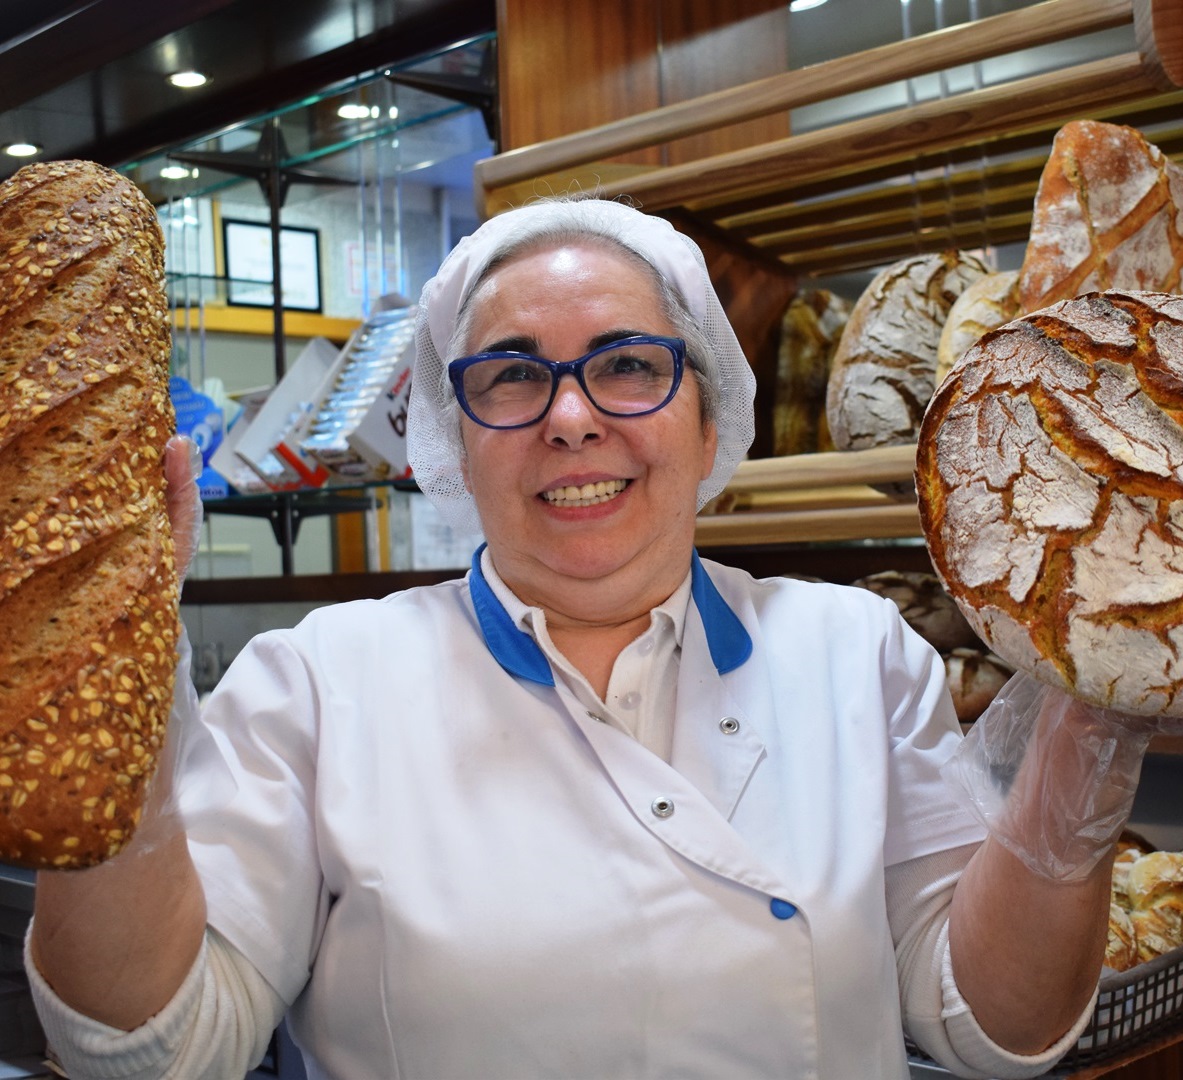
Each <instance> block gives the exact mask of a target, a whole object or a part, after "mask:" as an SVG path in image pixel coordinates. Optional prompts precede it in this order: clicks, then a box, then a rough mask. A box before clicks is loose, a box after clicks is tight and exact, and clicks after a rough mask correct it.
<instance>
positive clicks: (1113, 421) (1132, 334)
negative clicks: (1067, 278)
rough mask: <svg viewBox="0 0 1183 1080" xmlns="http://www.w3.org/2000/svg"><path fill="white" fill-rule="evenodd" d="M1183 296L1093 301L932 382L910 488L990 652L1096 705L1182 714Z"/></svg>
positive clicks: (1050, 315) (996, 334)
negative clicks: (936, 383) (936, 385)
mask: <svg viewBox="0 0 1183 1080" xmlns="http://www.w3.org/2000/svg"><path fill="white" fill-rule="evenodd" d="M1181 422H1183V297H1178V296H1170V295H1166V294H1162V293H1144V292H1129V293H1121V292H1109V293H1105V294H1090V295H1087V296H1084V297H1079V298H1076V299H1073V300H1066V301H1063V302H1061V303H1059V304H1055V305H1053V306H1052V307H1050V308H1047V309H1045V310H1043V311H1040V312H1035V313H1032V314H1030V315H1026V316H1024V317H1022V318H1020V319H1016V320H1014V321H1012V322H1010V323H1008V324H1006V325H1005V326H1003V327H1000V328H999V329H997V330H994V331H991V332H990V333H989V334H987V335H986V336H985V337H983V338H982V339H981V341H979V342H978V343H977V344H976V345H974V346H973V347H972V348H971V349H970V350H969V352H968V353H966V355H965V356H964V357H963V358H962V360H961V362H960V363H959V364H958V365H957V367H955V368H954V369H953V371H952V372H951V373H950V375H949V377H948V378H947V379H946V380H945V381H944V382H943V383H942V384H941V386H940V387H939V388H938V390H937V392H936V394H935V395H934V397H933V399H932V403H931V404H930V406H929V409H928V412H927V414H926V415H925V419H924V424H923V426H922V428H921V433H920V441H919V446H918V449H917V463H916V488H917V494H918V498H919V503H920V515H921V523H922V526H923V529H924V534H925V539H926V541H927V544H928V549H929V554H930V556H931V557H932V561H933V565H934V567H935V569H936V571H937V573H938V574H939V576H940V577H941V580H942V581H943V582H944V584H945V588H946V589H948V591H949V593H950V594H951V595H952V596H953V598H954V599H955V600H956V601H957V602H958V604H959V606H960V607H961V610H962V611H963V612H964V613H965V615H966V618H968V619H969V621H970V624H971V625H972V626H973V627H974V629H975V630H976V631H977V633H978V635H979V636H980V637H981V638H982V640H983V641H985V642H986V644H987V645H989V647H990V648H991V649H992V650H993V651H994V652H996V653H997V654H998V655H999V656H1001V657H1002V658H1003V659H1004V660H1006V661H1007V662H1008V663H1009V664H1011V665H1013V666H1014V667H1015V668H1017V669H1020V670H1023V671H1026V672H1028V673H1029V674H1032V675H1034V676H1035V677H1036V678H1039V679H1041V680H1042V681H1044V682H1046V683H1049V684H1051V685H1055V686H1060V687H1063V688H1065V689H1067V690H1068V691H1069V692H1071V693H1074V694H1076V695H1077V696H1078V697H1081V698H1083V699H1084V700H1086V701H1089V702H1092V703H1093V704H1096V705H1101V706H1104V707H1108V708H1114V709H1119V710H1122V711H1125V712H1131V713H1140V714H1164V715H1168V716H1180V715H1183V650H1181V648H1180V646H1181V645H1183V423H1181Z"/></svg>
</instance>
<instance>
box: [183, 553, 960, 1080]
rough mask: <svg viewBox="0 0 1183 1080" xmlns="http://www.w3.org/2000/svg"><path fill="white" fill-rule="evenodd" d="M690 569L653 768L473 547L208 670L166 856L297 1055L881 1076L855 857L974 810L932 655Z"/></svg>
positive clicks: (351, 1072)
mask: <svg viewBox="0 0 1183 1080" xmlns="http://www.w3.org/2000/svg"><path fill="white" fill-rule="evenodd" d="M706 566H707V567H708V568H709V574H708V573H707V572H706V570H705V569H704V565H703V564H701V563H699V562H698V560H697V559H696V560H695V566H694V572H693V578H692V593H693V597H694V603H693V605H692V607H691V610H690V612H689V614H688V617H687V620H686V626H685V630H684V635H683V642H682V658H681V664H680V667H679V676H678V687H677V723H676V727H675V731H674V737H673V744H672V749H671V758H670V762H669V763H668V764H667V763H666V762H665V761H662V760H661V759H660V758H658V757H656V756H655V755H653V754H652V753H650V752H648V751H647V750H645V749H644V747H642V746H640V745H638V744H637V743H636V742H635V741H634V740H632V739H631V738H629V737H628V736H627V735H625V734H624V733H622V732H620V731H618V730H615V729H614V728H612V727H609V726H608V725H605V724H603V723H600V722H598V721H597V720H595V719H593V718H591V717H589V715H588V713H587V710H585V709H584V708H582V707H581V706H580V705H579V703H578V702H577V701H576V700H575V698H574V696H573V695H572V694H571V693H570V692H569V691H567V690H566V689H565V688H564V686H563V685H562V683H561V682H560V684H559V685H558V686H556V685H554V680H553V678H552V676H551V671H550V666H549V664H547V662H546V660H545V658H544V657H543V656H542V654H541V652H540V651H539V650H538V647H537V645H536V644H535V643H534V642H533V640H532V639H531V638H530V637H529V636H528V635H526V634H525V633H523V632H522V631H521V630H520V629H519V628H518V627H516V626H514V625H513V622H512V620H510V619H509V617H508V615H507V614H506V612H505V610H504V608H503V607H502V606H501V605H500V604H499V603H498V602H497V600H496V598H495V597H494V595H493V593H492V591H491V590H490V589H489V586H488V584H487V582H485V581H484V579H483V577H482V576H481V574H480V572H479V565H476V564H474V570H473V573H471V574H470V575H469V577H468V578H466V579H465V580H464V581H457V582H451V583H447V584H444V585H441V586H436V587H433V588H429V589H417V590H410V591H408V592H405V593H399V594H395V595H393V596H390V597H387V598H385V599H384V600H379V601H361V602H357V603H352V604H345V605H339V606H336V607H332V608H327V609H324V610H322V611H318V612H314V613H313V614H312V615H311V616H309V617H308V618H307V619H305V620H304V622H302V623H301V624H300V626H298V627H297V628H295V629H294V630H290V631H276V632H272V633H268V634H265V635H262V636H261V637H260V638H258V639H256V640H255V642H253V643H252V645H251V646H249V647H248V649H247V650H245V651H244V653H243V654H242V655H241V656H240V658H239V659H238V660H237V661H236V662H235V663H234V665H232V667H231V670H230V671H229V672H228V673H227V675H226V677H225V678H224V679H223V681H222V684H221V685H220V686H219V689H218V691H217V692H216V693H215V694H214V696H213V697H212V698H211V700H210V702H209V703H208V705H207V708H206V719H207V722H209V723H210V724H211V725H212V726H213V728H214V730H215V732H216V734H217V736H218V738H219V739H220V740H221V741H222V743H223V746H224V748H225V751H226V754H227V757H228V758H229V759H230V760H231V761H232V762H233V763H234V764H235V767H236V770H237V782H238V792H237V795H236V796H235V798H234V799H233V801H232V803H231V805H229V806H219V807H215V808H213V809H211V810H209V811H208V813H205V814H203V813H202V811H201V809H200V807H199V806H198V805H197V802H198V801H199V800H195V801H193V802H192V804H191V806H190V810H191V814H192V817H191V821H192V826H191V835H192V841H193V842H192V849H193V852H194V857H195V859H196V861H197V864H198V868H199V871H200V872H201V875H202V879H203V882H204V884H205V888H206V893H207V902H208V905H209V913H210V914H209V919H210V923H211V925H212V926H214V927H215V928H216V929H217V930H218V931H219V932H220V933H221V934H223V935H224V936H225V937H226V938H227V939H228V940H229V941H230V942H231V943H232V944H233V945H234V946H235V947H237V948H238V949H239V950H241V951H242V952H243V953H244V954H245V955H246V956H247V957H248V958H249V959H250V960H251V961H252V962H253V963H254V964H255V965H256V966H257V967H258V968H259V970H260V971H261V972H262V974H263V975H264V977H265V978H266V979H267V980H268V981H269V982H270V983H271V984H272V986H274V987H275V989H276V990H277V991H278V992H279V993H280V995H281V996H282V997H283V998H284V999H285V1000H289V1001H294V1002H295V1003H294V1005H293V1007H292V1010H291V1014H290V1021H291V1025H292V1028H293V1032H294V1034H295V1037H296V1039H297V1041H298V1042H299V1043H300V1044H301V1046H302V1047H303V1048H305V1050H306V1051H307V1053H308V1054H309V1055H310V1056H311V1058H312V1059H313V1062H314V1063H313V1064H312V1065H311V1066H310V1072H311V1075H312V1076H313V1077H320V1076H324V1077H337V1078H343V1077H348V1078H350V1080H354V1078H359V1080H360V1078H366V1077H374V1078H375V1080H385V1078H393V1077H431V1078H459V1077H467V1076H473V1077H483V1078H497V1077H506V1078H515V1080H516V1078H523V1077H528V1076H563V1077H572V1078H574V1077H584V1076H588V1077H591V1076H596V1077H606V1076H616V1077H638V1078H639V1077H659V1076H690V1075H699V1076H727V1077H744V1076H753V1077H771V1076H791V1077H800V1078H805V1077H825V1078H847V1077H855V1076H857V1077H859V1078H860V1080H864V1078H865V1080H873V1078H875V1077H891V1078H893V1080H900V1078H903V1077H906V1075H907V1069H906V1064H905V1060H904V1055H903V1050H902V1045H901V1040H900V1015H899V1006H898V994H899V990H898V984H897V976H896V969H895V957H894V954H893V950H892V943H891V937H890V934H889V931H888V926H887V918H886V912H885V902H884V868H885V866H886V865H888V864H892V863H896V862H902V861H904V860H908V859H911V858H914V857H917V856H920V855H924V854H926V853H929V852H933V851H938V850H942V849H945V848H950V847H954V846H957V845H960V844H964V843H967V842H971V841H973V840H976V839H979V838H980V835H981V834H980V830H979V829H978V827H977V825H976V824H975V823H974V822H972V821H971V820H970V819H969V817H968V816H967V815H966V814H965V813H964V812H962V811H961V810H960V809H959V808H957V807H956V806H955V805H954V804H953V802H952V801H951V800H950V798H949V796H948V795H947V793H946V791H945V789H944V787H943V785H942V784H941V782H940V780H939V778H938V776H937V767H938V765H939V763H940V762H941V761H942V760H943V759H944V758H945V757H946V756H947V754H948V753H949V752H951V750H952V747H953V745H954V744H955V741H956V737H957V735H956V731H957V728H956V722H955V719H954V718H953V716H952V710H951V707H950V705H949V702H948V698H947V695H946V693H945V691H944V676H943V671H942V670H941V668H940V664H939V660H938V658H937V657H936V656H935V654H934V653H933V652H932V650H931V649H930V648H929V647H928V646H927V645H926V644H925V643H924V642H923V641H922V640H921V639H919V638H918V637H916V636H915V635H914V634H912V633H911V632H910V631H908V630H907V629H906V627H905V626H904V624H903V623H902V621H901V620H900V618H899V616H898V612H897V611H896V609H895V607H894V605H892V604H891V603H890V602H887V601H883V600H881V599H879V598H877V597H874V596H872V595H871V594H870V593H867V592H865V591H863V590H853V589H846V588H841V587H837V586H828V585H819V584H814V583H803V582H797V581H790V580H783V579H774V580H770V581H763V582H758V581H754V580H753V579H751V578H750V577H749V576H748V575H747V574H744V573H742V572H740V571H736V570H733V569H730V568H726V567H722V566H719V565H717V564H706ZM225 835H232V836H234V838H235V841H234V845H233V846H232V847H231V846H229V845H227V844H226V843H224V842H223V839H222V838H223V837H224V836H225ZM314 960H315V966H314V964H313V961H314Z"/></svg>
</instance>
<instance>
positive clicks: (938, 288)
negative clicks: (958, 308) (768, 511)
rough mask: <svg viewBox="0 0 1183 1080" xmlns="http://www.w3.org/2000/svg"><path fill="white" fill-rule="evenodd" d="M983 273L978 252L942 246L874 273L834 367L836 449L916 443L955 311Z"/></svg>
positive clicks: (829, 415) (831, 413)
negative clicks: (952, 310)
mask: <svg viewBox="0 0 1183 1080" xmlns="http://www.w3.org/2000/svg"><path fill="white" fill-rule="evenodd" d="M985 273H987V269H986V266H985V265H984V264H983V263H982V262H981V261H980V260H978V259H977V258H976V257H974V256H972V255H969V254H966V253H964V252H960V251H944V252H938V253H937V254H931V255H915V256H912V257H910V258H907V259H901V260H900V261H898V262H895V263H893V264H892V265H891V266H888V267H886V268H885V269H883V270H881V271H880V272H879V273H878V274H876V275H875V277H874V279H873V280H872V281H871V283H870V285H868V286H867V288H866V289H865V290H864V291H863V293H862V295H861V296H860V297H859V298H858V300H857V301H856V303H855V305H854V310H853V311H852V312H851V314H850V319H849V321H848V322H847V324H846V328H845V330H843V332H842V337H841V340H840V341H839V343H838V349H837V352H836V353H835V355H834V361H833V364H832V367H831V371H830V382H829V386H828V388H827V393H826V419H827V421H828V423H829V427H830V437H831V438H832V439H833V441H834V446H835V447H836V448H837V449H839V450H865V449H868V448H870V447H875V446H896V445H900V444H904V443H911V442H915V441H916V434H917V432H918V431H919V430H920V421H921V418H922V416H923V414H924V408H925V406H926V405H927V404H928V400H929V398H930V397H932V392H933V389H934V387H935V385H936V369H937V347H938V345H939V344H940V340H941V331H942V329H943V328H944V325H945V320H946V319H947V318H948V315H949V309H950V308H951V307H952V306H953V302H954V301H955V300H956V299H957V297H958V296H960V295H961V293H962V292H963V291H964V290H965V288H966V287H967V286H968V285H969V284H970V283H971V282H973V281H976V280H977V279H978V278H980V277H981V276H982V275H984V274H985Z"/></svg>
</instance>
